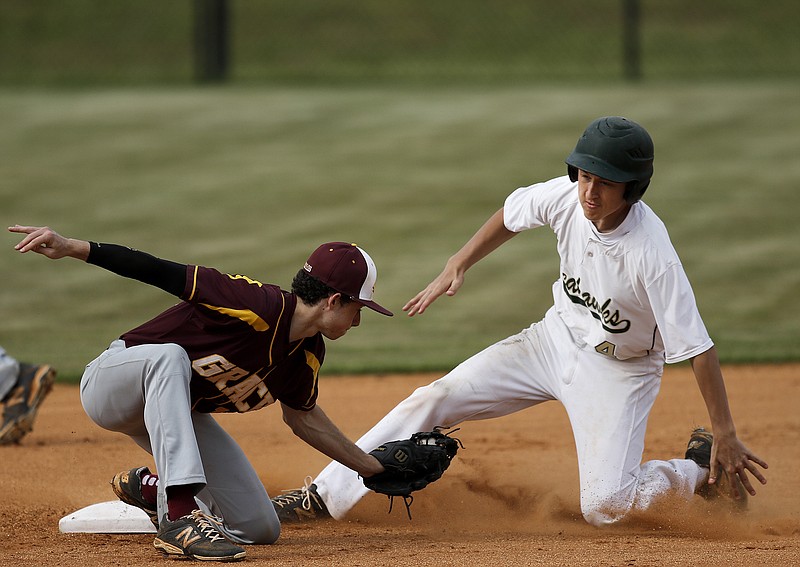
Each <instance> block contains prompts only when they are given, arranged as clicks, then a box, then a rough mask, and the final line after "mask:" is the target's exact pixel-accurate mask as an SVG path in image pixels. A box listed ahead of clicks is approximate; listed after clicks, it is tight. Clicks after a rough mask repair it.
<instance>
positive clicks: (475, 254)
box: [403, 209, 517, 317]
mask: <svg viewBox="0 0 800 567" xmlns="http://www.w3.org/2000/svg"><path fill="white" fill-rule="evenodd" d="M516 234H517V233H516V232H511V231H510V230H508V229H507V228H506V226H505V223H504V222H503V209H500V210H499V211H497V212H496V213H495V214H493V215H492V216H491V217H490V218H489V220H488V221H486V222H485V223H484V224H483V226H482V227H481V228H480V229H478V232H476V233H475V234H474V236H473V237H472V238H470V239H469V241H468V242H467V243H466V244H465V245H464V246H463V247H462V248H461V250H459V251H458V252H456V253H455V254H454V255H453V256H451V257H450V259H449V260H448V261H447V264H446V265H445V267H444V270H442V273H441V274H439V275H438V276H437V277H436V279H434V280H433V281H432V282H431V283H429V284H428V286H427V287H426V288H425V289H423V290H422V291H420V292H419V293H418V294H417V295H415V296H414V297H412V298H411V299H410V300H409V301H408V303H406V304H405V305H404V306H403V311H407V312H408V315H409V317H413V316H414V315H416V314H418V313H419V314H422V313H424V312H425V310H426V309H427V308H428V306H429V305H430V304H431V303H433V302H434V301H436V299H437V298H438V297H439V296H441V295H443V294H447V295H448V296H453V295H455V294H456V292H458V290H459V288H460V287H461V286H462V285H463V283H464V274H465V273H466V272H467V270H468V269H470V268H471V267H472V266H474V265H475V264H476V263H477V262H478V261H480V260H481V259H482V258H484V257H486V256H488V255H489V253H491V252H492V251H494V250H496V249H497V248H499V247H500V246H501V245H502V244H504V243H505V242H508V241H509V240H511V238H512V237H513V236H515V235H516Z"/></svg>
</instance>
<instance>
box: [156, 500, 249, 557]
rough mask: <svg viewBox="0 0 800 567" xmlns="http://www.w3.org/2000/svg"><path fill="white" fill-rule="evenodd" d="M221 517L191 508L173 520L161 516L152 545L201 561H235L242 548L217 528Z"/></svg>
mask: <svg viewBox="0 0 800 567" xmlns="http://www.w3.org/2000/svg"><path fill="white" fill-rule="evenodd" d="M221 527H222V520H221V519H220V518H217V517H215V516H210V515H208V514H205V513H204V512H202V511H200V510H195V511H194V512H192V513H191V514H189V515H187V516H183V517H181V518H178V519H177V520H175V521H174V522H173V521H171V520H169V519H168V518H167V517H164V518H162V520H161V523H160V525H159V527H158V535H157V536H156V539H155V540H154V541H153V546H154V547H155V548H156V549H158V550H160V551H162V552H164V553H166V554H167V555H168V556H177V557H188V558H192V559H199V560H201V561H239V560H241V559H244V558H245V555H246V553H245V550H244V549H243V548H241V547H239V546H238V545H236V544H235V543H233V542H231V541H230V540H228V539H227V538H226V537H225V536H224V535H223V534H222V533H221V532H220V531H219V528H221Z"/></svg>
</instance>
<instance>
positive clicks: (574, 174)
mask: <svg viewBox="0 0 800 567" xmlns="http://www.w3.org/2000/svg"><path fill="white" fill-rule="evenodd" d="M567 175H569V180H570V181H572V182H573V183H575V182H576V181H577V180H578V168H577V167H575V166H574V165H567Z"/></svg>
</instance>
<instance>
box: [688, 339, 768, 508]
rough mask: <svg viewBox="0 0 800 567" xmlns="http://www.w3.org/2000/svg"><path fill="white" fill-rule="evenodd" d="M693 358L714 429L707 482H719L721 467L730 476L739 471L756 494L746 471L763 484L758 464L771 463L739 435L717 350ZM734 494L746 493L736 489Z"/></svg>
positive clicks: (734, 488) (749, 489)
mask: <svg viewBox="0 0 800 567" xmlns="http://www.w3.org/2000/svg"><path fill="white" fill-rule="evenodd" d="M691 362H692V370H693V371H694V375H695V378H696V379H697V385H698V386H699V388H700V393H701V394H702V396H703V400H704V401H705V403H706V408H707V409H708V415H709V417H710V418H711V429H712V431H713V432H714V443H713V445H712V447H711V463H710V468H709V477H708V483H709V484H714V483H716V482H717V479H718V478H719V475H720V473H721V471H720V469H721V468H722V469H724V470H725V471H726V472H727V473H728V475H729V476H733V475H737V476H738V477H739V480H740V481H741V482H742V485H743V486H744V488H745V490H747V492H749V493H750V494H751V495H753V496H755V494H756V490H755V488H753V484H752V483H751V481H750V477H749V475H748V474H747V473H748V472H749V473H750V474H751V475H753V476H754V477H755V478H756V479H757V480H758V481H759V482H760V483H761V484H766V483H767V479H766V478H764V475H763V474H762V473H761V471H760V470H759V469H758V467H756V465H758V466H760V467H761V468H763V469H766V468H768V466H769V465H767V463H766V462H765V461H764V460H763V459H761V458H759V457H758V456H757V455H755V454H754V453H753V452H752V451H751V450H750V449H748V448H747V447H746V446H745V445H744V444H743V443H742V442H741V441H740V440H739V438H738V437H737V436H736V428H735V427H734V425H733V418H732V417H731V412H730V407H729V405H728V394H727V392H726V390H725V382H724V380H723V378H722V370H721V368H720V365H719V358H718V356H717V351H716V349H715V348H714V347H711V348H710V349H709V350H707V351H706V352H704V353H702V354H699V355H698V356H696V357H694V358H693V359H692V361H691ZM733 490H734V491H737V488H736V484H735V483H733ZM737 492H738V491H737ZM734 496H735V497H739V496H743V495H740V494H738V493H737V494H734Z"/></svg>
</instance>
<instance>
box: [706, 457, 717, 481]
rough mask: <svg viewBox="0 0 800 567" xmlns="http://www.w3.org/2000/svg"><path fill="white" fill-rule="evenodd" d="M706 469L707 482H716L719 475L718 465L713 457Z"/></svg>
mask: <svg viewBox="0 0 800 567" xmlns="http://www.w3.org/2000/svg"><path fill="white" fill-rule="evenodd" d="M708 471H709V472H708V484H715V483H716V482H717V476H718V475H719V466H718V465H717V462H716V461H715V460H714V459H711V464H710V465H709V467H708Z"/></svg>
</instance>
